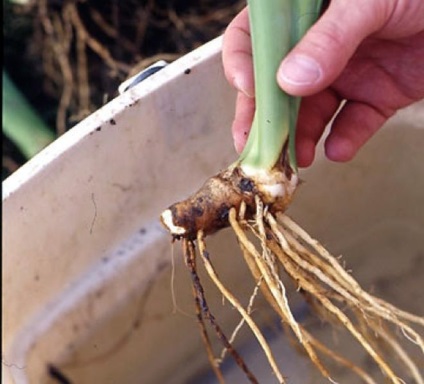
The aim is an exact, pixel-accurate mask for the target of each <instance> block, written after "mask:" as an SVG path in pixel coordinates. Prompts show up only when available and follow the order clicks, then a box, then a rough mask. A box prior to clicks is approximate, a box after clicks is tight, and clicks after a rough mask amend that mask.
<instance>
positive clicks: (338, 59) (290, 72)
mask: <svg viewBox="0 0 424 384" xmlns="http://www.w3.org/2000/svg"><path fill="white" fill-rule="evenodd" d="M387 3H391V2H387V1H386V0H382V1H381V0H355V1H351V0H333V1H331V2H330V6H329V7H328V9H327V10H326V11H325V12H324V14H323V15H322V16H321V18H320V19H319V20H318V21H317V22H316V23H315V25H313V26H312V27H311V28H310V30H309V31H308V32H307V33H306V35H305V36H304V37H303V39H302V40H301V41H300V42H299V43H298V44H297V45H296V46H295V47H294V48H293V50H292V51H291V52H290V53H289V54H288V55H287V56H286V58H285V59H284V60H283V61H282V63H281V65H280V68H279V70H278V73H277V81H278V83H279V85H280V86H281V88H283V89H284V90H285V91H286V92H288V93H290V94H293V95H298V96H307V95H311V94H314V93H317V92H319V91H321V90H323V89H324V88H326V87H327V86H328V85H330V84H331V83H332V82H333V81H334V80H335V79H336V78H337V77H338V76H339V75H340V73H341V72H342V71H343V69H344V68H345V66H346V64H347V62H348V61H349V59H350V58H351V57H352V55H353V54H354V52H355V51H356V49H357V48H358V46H359V44H360V43H361V42H362V40H364V39H365V38H366V37H367V36H369V35H370V34H372V33H373V32H375V31H377V30H379V29H380V28H381V27H382V26H383V25H384V23H385V21H386V20H387V19H388V18H389V16H388V11H389V10H388V9H387V8H389V7H388V6H387ZM384 4H386V6H385V5H384Z"/></svg>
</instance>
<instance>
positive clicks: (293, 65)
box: [278, 55, 322, 85]
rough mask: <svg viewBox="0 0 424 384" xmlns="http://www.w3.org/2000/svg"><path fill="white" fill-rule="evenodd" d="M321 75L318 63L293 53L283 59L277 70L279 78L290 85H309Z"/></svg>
mask: <svg viewBox="0 0 424 384" xmlns="http://www.w3.org/2000/svg"><path fill="white" fill-rule="evenodd" d="M321 75H322V71H321V68H320V66H319V64H318V63H317V62H316V61H315V60H314V59H311V58H310V57H308V56H304V55H295V56H290V57H288V58H287V59H285V60H284V61H283V62H282V63H281V66H280V69H279V71H278V77H279V80H281V81H282V82H284V83H288V84H292V85H311V84H314V83H316V82H317V81H318V80H319V79H320V77H321Z"/></svg>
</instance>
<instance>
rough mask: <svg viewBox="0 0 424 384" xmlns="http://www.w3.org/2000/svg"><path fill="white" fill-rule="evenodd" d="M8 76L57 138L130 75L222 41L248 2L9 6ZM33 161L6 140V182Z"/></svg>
mask: <svg viewBox="0 0 424 384" xmlns="http://www.w3.org/2000/svg"><path fill="white" fill-rule="evenodd" d="M3 6H4V7H3V8H4V15H3V32H4V41H3V47H4V48H3V57H4V69H5V70H6V71H7V72H8V74H9V76H10V77H11V79H12V80H13V81H14V83H15V84H16V85H17V86H18V88H19V89H20V90H21V91H22V92H23V93H24V94H25V96H26V97H27V99H28V100H29V101H30V103H31V104H32V105H33V106H34V107H35V108H36V110H37V111H38V112H39V114H40V115H41V117H42V118H43V119H44V120H45V121H46V122H47V124H48V125H49V126H50V127H52V130H54V131H55V132H56V134H57V136H59V135H61V134H63V133H64V132H65V131H66V130H68V129H71V128H72V127H73V126H74V125H75V124H76V123H78V122H79V121H81V120H82V119H84V118H85V117H86V116H88V115H89V114H91V113H92V112H93V111H95V110H96V109H98V108H99V107H100V106H102V105H104V104H105V103H106V102H107V101H109V100H111V99H112V98H114V97H115V96H116V95H117V89H118V86H119V84H120V83H121V82H122V81H124V80H125V79H126V78H128V77H129V76H130V75H132V74H134V73H136V72H138V71H139V70H141V69H143V68H145V67H147V66H149V65H150V64H152V63H153V62H155V61H157V60H160V59H164V60H166V61H168V62H171V61H173V60H175V59H176V58H178V57H179V56H181V55H183V54H185V53H187V52H189V51H191V50H193V49H195V48H196V47H198V46H200V45H202V44H203V43H205V42H207V41H209V40H211V39H213V38H214V37H217V36H219V35H220V34H222V33H223V32H224V30H225V28H226V26H227V25H228V23H229V22H230V21H231V20H232V18H233V17H234V16H235V15H236V14H237V13H238V12H239V11H240V10H241V9H242V8H243V7H244V6H245V1H240V0H214V1H212V0H111V1H102V0H65V1H61V0H35V1H30V2H29V3H27V4H24V5H18V4H12V3H10V2H7V1H3ZM24 162H25V159H24V157H23V156H22V154H21V153H20V152H19V149H18V148H16V147H15V146H14V144H13V143H12V142H10V141H9V140H8V139H7V137H5V136H4V135H3V163H2V164H3V165H2V178H3V179H4V178H5V177H7V176H8V175H10V174H11V173H12V172H13V171H14V170H16V169H17V168H18V167H19V166H20V165H22V164H23V163H24Z"/></svg>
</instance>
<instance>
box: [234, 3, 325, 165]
mask: <svg viewBox="0 0 424 384" xmlns="http://www.w3.org/2000/svg"><path fill="white" fill-rule="evenodd" d="M247 3H248V6H249V18H250V31H251V32H250V33H251V39H252V50H253V67H254V76H255V99H256V110H255V116H254V119H253V123H252V128H251V131H250V135H249V139H248V141H247V144H246V147H245V149H244V151H243V152H242V154H241V155H240V158H239V161H240V164H241V165H247V166H249V167H253V168H257V169H264V170H267V171H269V170H271V169H272V168H273V167H274V166H275V165H276V164H277V162H278V161H279V159H280V157H281V153H282V151H283V148H284V147H285V146H286V144H287V147H286V148H287V149H288V151H289V152H288V155H289V157H288V158H289V163H290V166H291V168H292V169H293V170H294V171H296V170H297V164H296V153H295V145H294V142H295V129H296V122H297V115H298V110H299V104H300V99H299V98H298V97H293V96H290V95H288V94H286V93H285V92H284V91H282V90H281V88H280V87H279V86H278V84H277V81H276V73H277V69H278V67H279V65H280V63H281V61H282V59H283V58H284V57H285V56H286V55H287V53H288V52H289V51H290V50H291V49H292V48H293V47H294V45H295V44H296V43H297V42H298V41H299V40H300V39H301V38H302V37H303V35H304V34H305V33H306V31H307V30H308V29H309V28H310V26H311V25H312V24H313V23H314V22H315V21H316V19H317V17H318V15H319V12H320V9H321V4H322V0H248V1H247Z"/></svg>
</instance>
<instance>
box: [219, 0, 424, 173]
mask: <svg viewBox="0 0 424 384" xmlns="http://www.w3.org/2000/svg"><path fill="white" fill-rule="evenodd" d="M272 38H277V37H272ZM222 54H223V64H224V70H225V74H226V77H227V79H228V81H229V82H230V84H232V85H233V86H234V87H235V88H236V89H237V90H238V95H237V102H236V112H235V118H234V121H233V125H232V132H233V138H234V144H235V147H236V150H237V151H238V152H241V151H242V149H243V147H244V145H245V143H246V140H247V136H248V133H249V130H250V125H251V122H252V119H253V114H254V109H255V100H254V80H253V65H252V50H251V43H250V32H249V22H248V13H247V9H246V8H245V9H244V10H243V11H241V12H240V13H239V14H238V15H237V16H236V17H235V18H234V20H233V21H232V22H231V23H230V25H229V26H228V28H227V30H226V31H225V34H224V42H223V52H222ZM276 78H277V81H278V83H279V85H280V87H281V88H282V89H283V90H285V91H286V92H288V93H290V94H292V95H297V96H304V97H303V99H302V103H301V107H300V111H299V118H298V125H297V130H296V153H297V160H298V164H299V166H301V167H306V166H309V165H310V164H311V163H312V161H313V159H314V156H315V147H316V144H317V142H318V140H319V139H320V137H321V136H322V134H323V132H324V129H325V127H326V125H327V124H328V123H329V122H330V120H331V119H332V118H333V116H334V115H335V114H336V112H337V111H338V109H339V108H340V110H339V111H338V113H337V114H336V116H335V118H334V120H333V122H332V125H331V128H330V132H329V134H328V136H327V137H326V139H325V144H324V145H325V153H326V156H327V157H328V158H329V159H331V160H334V161H348V160H350V159H352V158H353V157H354V156H355V154H356V152H357V151H358V150H359V149H360V148H361V146H362V145H364V144H365V142H366V141H367V140H368V139H369V138H370V137H371V136H372V135H373V134H374V133H375V132H376V131H377V130H378V129H379V128H380V127H381V126H382V125H383V123H384V122H385V121H386V120H387V119H388V118H389V117H390V116H392V115H393V114H394V113H395V112H396V111H397V110H398V109H400V108H403V107H405V106H407V105H409V104H412V103H413V102H415V101H417V100H420V99H422V98H424V1H422V0H355V1H349V0H332V1H331V2H330V5H329V7H328V9H327V10H326V11H325V12H324V14H323V15H322V16H321V18H320V19H319V20H318V21H317V23H316V24H315V25H314V26H312V28H310V30H309V31H308V32H307V34H306V35H305V36H304V38H303V39H302V40H301V41H300V42H299V43H298V44H297V46H296V47H294V48H293V50H292V51H291V52H290V53H289V54H288V55H287V56H286V57H285V59H284V60H283V62H282V63H281V65H280V68H279V70H278V73H277V74H276ZM342 102H344V103H343V104H342V106H341V103H342Z"/></svg>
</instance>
